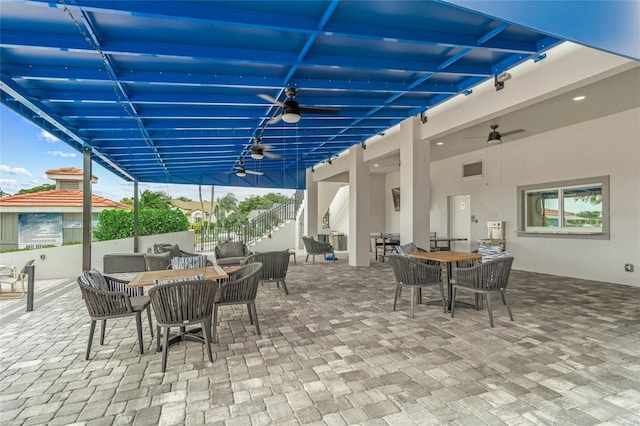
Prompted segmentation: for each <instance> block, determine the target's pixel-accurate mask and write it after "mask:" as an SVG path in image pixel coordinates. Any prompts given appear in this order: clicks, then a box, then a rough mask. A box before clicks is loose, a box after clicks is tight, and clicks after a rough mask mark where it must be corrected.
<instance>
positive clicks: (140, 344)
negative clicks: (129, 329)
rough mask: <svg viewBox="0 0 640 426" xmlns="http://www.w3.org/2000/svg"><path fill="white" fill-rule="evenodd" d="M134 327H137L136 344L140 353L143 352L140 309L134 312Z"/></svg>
mask: <svg viewBox="0 0 640 426" xmlns="http://www.w3.org/2000/svg"><path fill="white" fill-rule="evenodd" d="M136 328H137V329H138V346H139V347H140V355H142V354H143V353H144V343H143V342H142V311H138V312H137V313H136Z"/></svg>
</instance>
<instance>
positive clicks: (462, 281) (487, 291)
mask: <svg viewBox="0 0 640 426" xmlns="http://www.w3.org/2000/svg"><path fill="white" fill-rule="evenodd" d="M512 263H513V257H503V258H500V259H496V260H492V261H490V262H485V263H481V264H479V265H476V266H472V267H469V268H457V269H456V281H455V283H454V284H453V294H452V296H451V317H452V318H453V312H454V309H455V302H456V290H464V291H470V292H473V293H475V294H479V295H483V294H484V295H486V296H487V310H488V311H489V324H490V325H491V327H493V310H492V306H491V295H492V294H494V293H500V295H501V296H502V302H503V303H504V304H505V305H506V306H507V311H508V312H509V318H510V319H511V321H513V314H512V313H511V306H510V305H509V300H508V299H507V284H508V282H509V274H510V273H511V264H512ZM478 305H479V303H478V300H477V298H476V310H477V309H478Z"/></svg>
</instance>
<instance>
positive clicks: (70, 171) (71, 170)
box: [45, 167, 98, 180]
mask: <svg viewBox="0 0 640 426" xmlns="http://www.w3.org/2000/svg"><path fill="white" fill-rule="evenodd" d="M45 173H46V174H47V175H72V176H78V175H79V176H84V172H83V171H82V170H80V169H78V168H77V167H62V168H60V169H51V170H47V171H46V172H45ZM91 178H92V179H95V180H97V179H98V177H97V176H96V175H91Z"/></svg>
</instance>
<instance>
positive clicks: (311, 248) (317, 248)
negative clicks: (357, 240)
mask: <svg viewBox="0 0 640 426" xmlns="http://www.w3.org/2000/svg"><path fill="white" fill-rule="evenodd" d="M302 242H303V243H304V248H305V250H306V251H307V258H306V260H305V262H308V261H309V256H311V263H316V256H317V255H323V256H324V259H325V260H327V255H328V254H330V255H331V256H332V259H333V261H334V262H335V261H336V255H335V253H334V252H333V246H332V245H331V244H329V243H325V242H322V241H316V240H314V239H313V237H307V236H303V237H302Z"/></svg>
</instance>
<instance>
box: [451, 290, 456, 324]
mask: <svg viewBox="0 0 640 426" xmlns="http://www.w3.org/2000/svg"><path fill="white" fill-rule="evenodd" d="M455 308H456V286H455V285H454V286H453V289H452V290H451V318H453V311H454V310H455Z"/></svg>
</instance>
